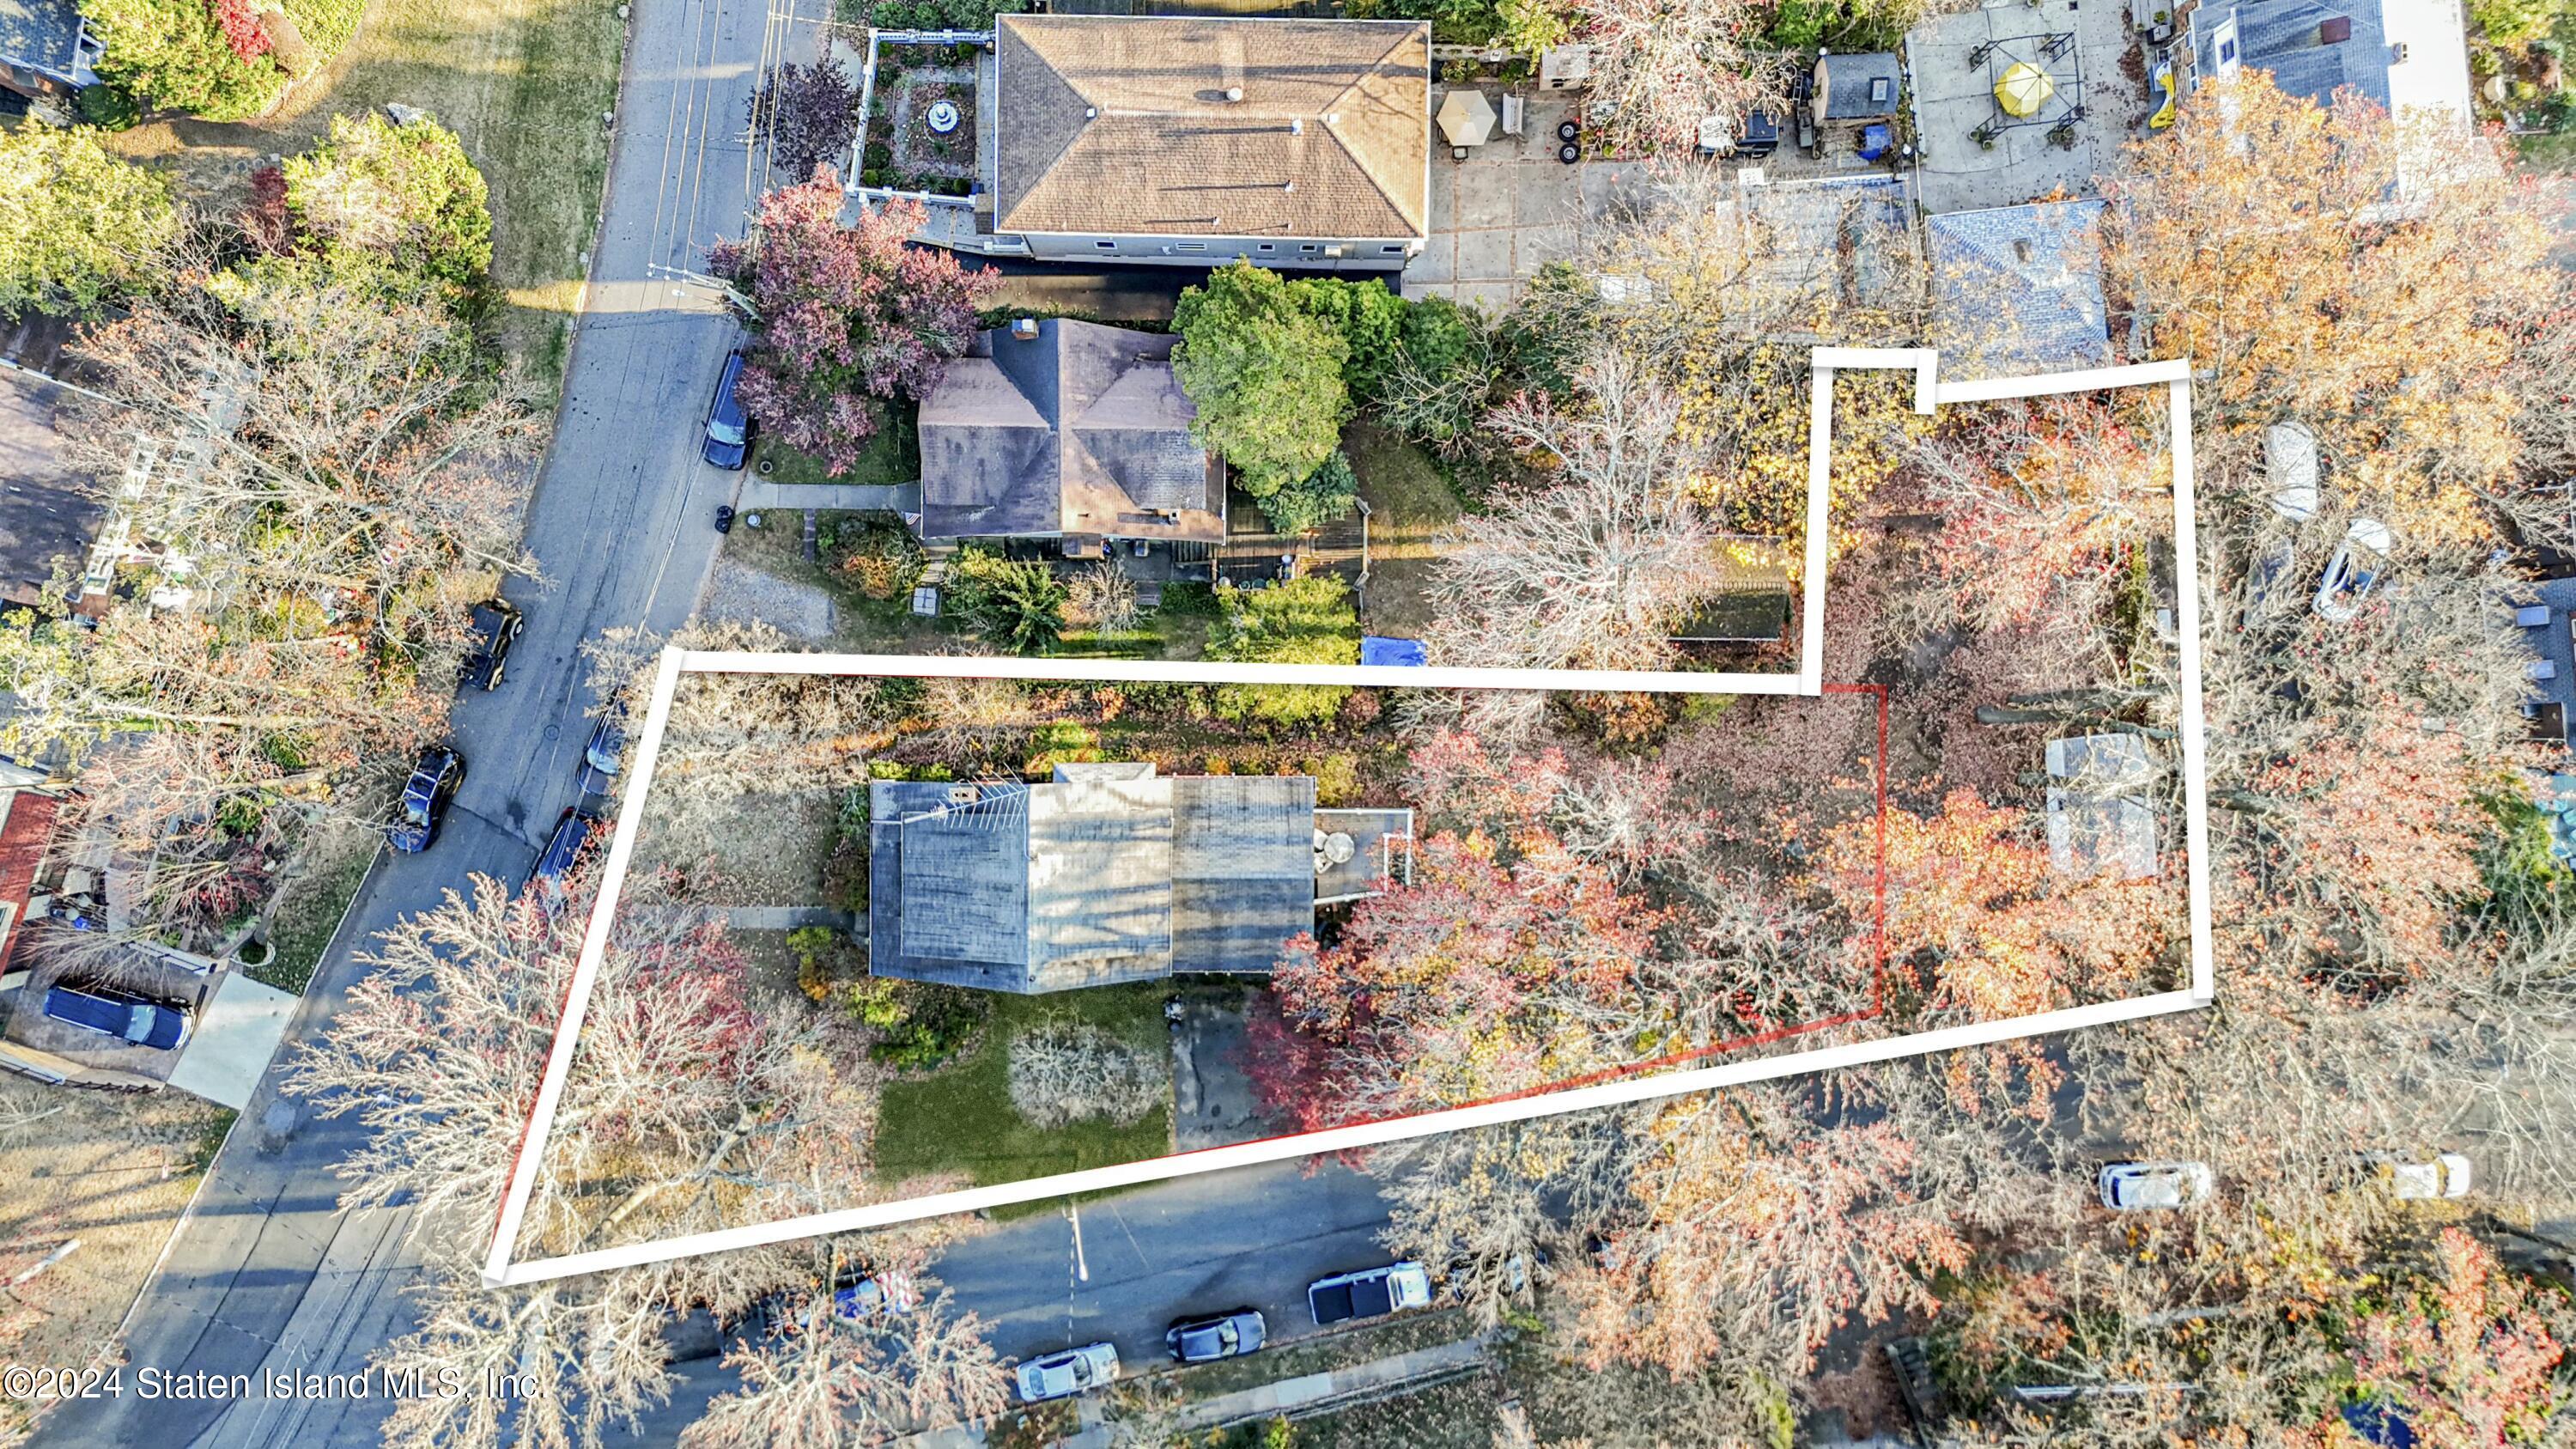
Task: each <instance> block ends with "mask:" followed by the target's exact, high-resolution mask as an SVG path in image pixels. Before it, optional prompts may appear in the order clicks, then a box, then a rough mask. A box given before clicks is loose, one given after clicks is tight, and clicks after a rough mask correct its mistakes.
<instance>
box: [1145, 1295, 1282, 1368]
mask: <svg viewBox="0 0 2576 1449" xmlns="http://www.w3.org/2000/svg"><path fill="white" fill-rule="evenodd" d="M1268 1336H1269V1325H1268V1324H1267V1323H1265V1322H1263V1321H1262V1317H1261V1311H1260V1310H1259V1309H1256V1308H1237V1309H1234V1310H1233V1311H1231V1312H1228V1313H1220V1314H1218V1315H1217V1316H1215V1317H1214V1318H1184V1319H1180V1320H1179V1321H1177V1322H1175V1323H1174V1324H1173V1325H1172V1326H1171V1328H1170V1329H1169V1330H1168V1331H1166V1332H1165V1333H1164V1334H1163V1346H1164V1347H1165V1348H1168V1349H1170V1350H1171V1351H1172V1357H1173V1358H1174V1359H1175V1360H1176V1361H1178V1362H1181V1363H1214V1362H1216V1361H1217V1360H1218V1359H1221V1358H1241V1357H1243V1356H1244V1355H1245V1354H1247V1353H1251V1352H1252V1351H1254V1350H1255V1349H1258V1348H1260V1347H1261V1345H1262V1343H1263V1341H1264V1340H1265V1339H1266V1338H1267V1337H1268Z"/></svg>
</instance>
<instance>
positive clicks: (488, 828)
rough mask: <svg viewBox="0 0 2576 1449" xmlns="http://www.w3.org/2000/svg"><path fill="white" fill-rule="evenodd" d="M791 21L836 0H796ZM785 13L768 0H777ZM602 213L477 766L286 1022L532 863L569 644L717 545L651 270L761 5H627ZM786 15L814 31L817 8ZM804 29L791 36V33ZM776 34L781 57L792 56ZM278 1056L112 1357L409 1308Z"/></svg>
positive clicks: (355, 919) (575, 717)
mask: <svg viewBox="0 0 2576 1449" xmlns="http://www.w3.org/2000/svg"><path fill="white" fill-rule="evenodd" d="M794 3H795V6H796V7H797V8H798V9H799V10H800V11H801V13H802V14H803V15H804V16H806V17H807V18H808V19H812V18H818V17H820V16H823V15H825V14H827V13H828V10H829V4H830V0H794ZM780 8H781V9H782V10H783V9H785V8H786V7H785V6H784V5H782V6H781V7H780ZM634 9H635V13H634V16H633V19H632V20H631V22H630V34H629V37H628V45H627V52H626V55H627V63H626V70H625V75H624V78H623V81H622V83H621V89H620V93H619V104H618V110H617V114H618V117H619V126H618V132H617V136H616V140H615V143H614V150H613V153H612V156H611V162H610V171H609V191H608V202H607V212H606V215H605V216H604V218H603V220H602V225H601V229H600V235H599V239H598V243H597V245H596V247H595V248H594V251H593V261H592V266H591V280H590V285H589V288H588V291H587V293H586V295H585V299H584V309H583V314H582V317H581V321H580V326H579V328H578V330H577V332H576V335H575V338H574V342H573V351H572V355H571V359H570V366H569V371H568V374H567V378H566V385H565V391H564V399H563V406H562V411H561V414H560V416H559V417H558V418H557V422H556V431H555V438H554V445H553V447H552V449H551V451H550V452H549V453H548V454H547V458H546V463H545V466H544V469H543V471H542V472H541V473H540V474H539V477H538V483H537V490H536V497H535V500H534V502H533V504H532V505H531V508H530V511H529V515H528V525H527V535H526V539H527V545H528V548H529V549H530V550H531V551H532V552H533V553H535V555H536V556H537V559H538V563H539V566H540V568H541V569H542V570H543V571H544V573H545V575H546V580H545V582H544V583H543V584H541V585H538V584H530V583H527V582H525V581H513V582H512V583H511V584H509V585H508V586H507V587H506V589H505V590H504V592H506V593H507V594H508V596H509V597H510V598H511V599H512V600H513V601H515V602H516V603H518V604H519V606H520V607H521V608H522V609H524V610H525V611H526V612H527V616H528V625H527V632H526V633H525V634H524V635H523V636H521V638H520V640H519V643H518V647H517V649H516V651H515V652H514V653H513V654H512V656H511V660H510V670H509V677H508V679H507V681H506V682H504V683H503V684H502V686H501V687H500V688H499V689H498V690H495V691H493V692H492V693H490V694H475V695H473V696H470V697H467V698H463V699H460V700H459V701H458V704H457V710H456V733H457V738H458V741H459V743H460V744H461V746H462V747H463V749H464V752H465V754H466V756H467V757H468V758H469V759H470V760H471V761H472V765H473V768H472V770H471V772H470V773H469V775H468V777H467V780H466V784H465V788H464V791H463V792H462V794H461V796H460V798H459V800H458V808H457V810H456V813H455V814H454V815H452V816H451V817H450V822H449V825H448V827H447V830H446V831H445V833H443V834H442V835H441V837H440V840H439V844H438V847H437V848H436V849H435V850H432V851H430V852H428V853H426V854H424V855H420V856H405V857H401V858H398V859H394V860H392V861H390V862H389V863H387V864H384V865H380V866H379V867H378V868H377V870H376V871H375V873H374V874H373V875H371V876H370V877H369V878H368V880H367V883H366V885H365V886H364V888H363V889H362V890H361V891H360V893H359V896H358V899H357V902H356V905H355V909H353V910H352V912H351V914H350V918H349V920H348V922H347V924H346V925H345V926H344V928H343V930H342V933H341V935H340V937H339V938H338V939H337V940H335V941H334V942H333V943H332V946H331V949H330V951H329V952H328V953H327V954H326V956H325V958H324V960H323V964H322V967H321V970H320V971H319V972H318V973H317V974H316V976H315V979H314V982H313V985H312V987H311V989H310V990H309V991H308V992H307V993H306V994H305V996H304V998H303V1000H302V1001H301V1002H300V1003H299V1004H298V1005H297V1007H296V1012H295V1017H294V1020H293V1022H292V1024H291V1025H290V1027H289V1029H288V1032H287V1040H288V1041H289V1043H293V1042H298V1041H309V1040H311V1039H313V1038H314V1037H315V1036H316V1035H318V1034H319V1033H321V1032H323V1031H326V1030H327V1029H328V1028H329V1026H330V1023H331V1019H332V1017H333V1015H334V1014H335V1013H336V1012H337V1011H338V1009H339V1007H340V1004H341V1001H342V999H343V997H344V995H345V994H346V992H347V991H348V988H349V987H350V985H351V984H352V983H353V982H355V981H357V980H358V979H360V978H361V977H362V976H363V975H364V974H365V968H364V967H363V966H361V965H360V964H359V963H357V962H356V961H354V960H353V959H352V956H351V953H352V950H353V949H354V948H356V947H359V946H362V945H363V944H364V943H365V942H366V941H367V940H368V939H369V938H370V937H371V936H372V935H373V934H374V933H375V932H377V931H379V930H382V929H384V928H386V927H388V926H391V925H392V924H393V923H394V922H395V921H396V920H398V919H399V918H401V917H403V916H406V915H410V914H414V913H417V912H419V911H423V910H426V909H429V908H431V907H434V906H436V905H437V904H438V903H439V901H440V899H441V898H442V897H443V895H444V894H445V893H446V892H447V891H449V890H451V889H455V888H458V887H461V886H463V885H464V884H465V881H466V877H467V875H468V874H469V873H473V872H482V873H488V874H491V875H494V876H498V877H500V878H502V879H505V880H515V879H516V878H518V877H520V876H523V875H525V874H526V873H527V871H528V869H529V868H530V866H531V865H532V864H533V862H534V859H535V854H536V849H537V846H538V845H539V843H540V842H541V839H542V837H543V835H544V833H545V832H546V831H547V830H548V829H549V828H551V827H552V825H553V824H554V820H555V816H556V814H557V813H558V812H559V811H561V810H562V809H563V807H565V806H567V805H569V804H571V803H572V801H573V797H574V784H573V770H574V762H575V760H576V759H577V758H578V756H579V754H580V751H581V748H582V744H583V742H584V740H585V739H586V738H587V733H588V731H587V728H586V726H585V722H584V717H583V716H584V710H585V706H586V705H587V703H588V698H589V696H588V693H587V691H586V690H585V689H584V688H583V680H584V679H585V678H586V676H587V674H588V669H587V668H586V666H585V664H584V661H583V660H582V658H581V656H580V650H579V645H580V643H581V641H583V640H584V639H587V638H590V637H592V636H593V635H595V634H597V633H598V632H600V631H601V630H604V629H609V628H615V627H619V626H624V625H634V624H643V625H646V626H647V627H649V628H652V629H654V630H657V631H668V630H671V629H674V628H676V627H678V625H679V624H680V623H681V622H682V621H683V620H685V619H686V618H687V617H688V615H689V613H690V611H691V609H692V608H693V607H694V606H695V604H696V602H697V598H698V593H699V590H700V587H701V585H702V584H703V582H704V580H705V577H706V574H707V571H708V567H709V565H710V563H711V562H712V560H713V558H714V556H715V544H716V534H715V531H714V527H713V522H714V513H715V508H716V505H718V504H720V503H725V502H729V501H731V498H732V494H733V489H734V487H735V485H736V483H737V482H738V481H739V478H738V475H734V474H729V473H722V472H719V471H717V470H714V469H711V468H707V467H706V466H704V465H703V464H702V463H700V462H699V460H698V453H697V435H696V421H697V419H698V418H699V417H701V416H702V415H703V413H704V411H705V407H706V401H707V398H708V397H709V396H710V395H711V394H712V392H713V390H714V387H715V377H716V370H717V368H718V367H719V366H720V365H721V364H722V362H723V360H724V355H725V351H726V349H727V348H728V347H729V346H730V345H731V344H732V341H733V339H734V338H735V337H736V335H737V332H738V329H737V327H736V325H735V323H734V321H733V319H732V318H731V316H730V315H729V314H727V313H726V312H725V311H724V309H723V307H722V305H721V303H720V302H719V300H718V299H717V298H716V297H714V296H713V295H711V294H709V293H708V292H706V291H705V290H703V289H701V288H698V287H695V286H692V285H688V284H686V283H682V282H676V281H675V280H673V279H672V278H671V277H670V276H669V275H668V274H667V273H664V272H660V271H657V270H656V268H662V267H667V268H674V269H683V270H690V269H696V268H699V267H701V266H703V262H704V253H705V248H706V246H707V244H708V243H709V242H712V241H714V240H715V239H716V238H717V237H719V236H726V235H731V236H739V235H741V233H742V231H743V227H744V220H745V212H746V209H747V208H746V193H745V181H744V177H745V167H744V165H743V160H744V157H743V148H742V147H741V146H740V145H739V144H738V142H737V137H738V136H739V134H740V130H741V125H742V116H743V114H744V108H745V105H746V102H747V101H748V99H749V97H750V95H751V92H752V90H753V88H754V84H755V80H754V76H753V72H754V70H755V69H756V68H757V65H758V62H759V58H760V56H761V54H762V41H763V38H764V35H765V34H767V33H768V31H769V27H770V25H771V16H770V13H769V12H770V7H769V6H767V5H764V4H760V3H755V0H636V3H635V8H634ZM790 33H791V34H802V35H805V36H808V37H810V35H811V27H810V26H809V27H798V28H792V29H791V31H790ZM807 43H809V44H810V39H809V40H808V42H807ZM791 54H792V52H791ZM276 1083H277V1074H276V1071H275V1070H274V1069H272V1070H271V1072H270V1074H269V1076H268V1078H267V1079H266V1080H265V1081H264V1082H262V1084H261V1085H260V1087H259V1089H258V1091H257V1092H256V1093H255V1094H254V1095H253V1096H252V1097H251V1099H250V1106H249V1109H248V1110H247V1111H246V1112H245V1113H244V1114H243V1118H242V1121H241V1123H240V1125H239V1127H238V1128H237V1129H236V1130H235V1131H234V1133H233V1135H232V1137H231V1138H230V1140H228V1141H227V1142H226V1143H225V1145H224V1149H223V1151H222V1153H221V1154H220V1155H219V1156H218V1157H217V1159H216V1161H215V1164H214V1167H213V1169H212V1171H211V1173H210V1174H209V1176H208V1178H207V1181H206V1183H205V1186H204V1188H203V1189H202V1190H201V1192H200V1194H199V1196H198V1200H197V1204H196V1207H195V1209H194V1210H193V1211H192V1213H191V1214H190V1216H189V1217H188V1218H187V1219H186V1220H185V1221H184V1222H183V1224H182V1225H181V1228H180V1231H179V1233H178V1235H177V1237H176V1238H175V1239H174V1241H173V1243H172V1246H171V1250H170V1255H169V1257H168V1259H167V1260H166V1261H165V1262H164V1264H163V1265H162V1268H161V1270H160V1272H159V1273H158V1274H157V1275H156V1276H155V1277H154V1279H153V1281H152V1283H151V1285H150V1286H149V1288H148V1289H147V1290H146V1293H145V1296H144V1298H143V1300H142V1302H141V1303H139V1304H138V1305H137V1307H136V1310H135V1312H134V1314H133V1316H132V1319H131V1321H130V1322H129V1323H128V1325H127V1329H126V1342H127V1349H128V1363H129V1364H130V1365H132V1366H134V1367H136V1368H140V1367H143V1366H146V1365H149V1366H151V1367H154V1368H158V1369H164V1370H170V1371H174V1372H187V1373H194V1372H203V1373H222V1374H235V1373H257V1372H258V1371H259V1370H261V1369H263V1368H268V1369H275V1370H279V1371H296V1372H319V1373H335V1372H341V1373H345V1372H354V1371H355V1370H356V1369H358V1368H359V1367H361V1366H362V1364H363V1362H364V1360H365V1357H366V1355H367V1353H368V1351H369V1350H371V1349H373V1348H375V1347H376V1346H378V1345H379V1344H381V1343H383V1342H385V1341H386V1340H387V1339H389V1338H391V1337H393V1336H395V1335H397V1334H399V1333H401V1332H403V1331H405V1329H406V1328H407V1327H408V1322H407V1314H408V1310H409V1305H408V1303H407V1301H406V1300H405V1299H403V1298H402V1297H401V1296H400V1291H399V1290H400V1289H401V1288H402V1287H403V1286H404V1285H405V1284H406V1283H408V1282H409V1281H410V1279H411V1277H412V1275H413V1272H414V1270H415V1269H416V1267H417V1257H416V1255H415V1254H413V1253H412V1252H411V1251H410V1250H408V1249H406V1248H405V1247H403V1246H402V1245H401V1242H400V1235H401V1232H402V1230H403V1228H404V1227H405V1226H406V1224H407V1221H408V1210H407V1209H402V1208H394V1209H374V1210H369V1211H364V1212H355V1213H347V1214H343V1213H340V1212H338V1211H337V1210H336V1207H335V1199H336V1197H337V1195H338V1193H339V1189H340V1184H339V1180H338V1178H337V1176H336V1175H335V1174H334V1172H333V1168H334V1166H335V1165H336V1164H337V1163H338V1162H339V1161H340V1160H341V1159H342V1158H343V1157H344V1156H345V1155H346V1154H347V1153H348V1152H349V1151H350V1150H351V1149H353V1148H355V1147H356V1146H357V1145H358V1144H359V1141H360V1139H361V1137H362V1136H363V1133H362V1132H361V1130H360V1129H359V1128H358V1127H357V1126H356V1125H355V1124H354V1123H353V1122H351V1121H350V1120H348V1119H341V1120H338V1121H321V1120H316V1119H313V1118H311V1117H310V1116H309V1115H307V1114H306V1113H305V1112H304V1111H303V1109H302V1107H301V1105H300V1104H298V1103H294V1102H288V1101H281V1100H280V1099H279V1098H278V1096H277V1088H276ZM383 1407H384V1406H383V1401H382V1400H381V1399H375V1400H356V1401H348V1400H330V1399H323V1400H268V1399H259V1398H254V1399H251V1400H248V1401H245V1402H242V1403H237V1404H228V1403H225V1402H223V1401H221V1400H196V1401H185V1402H174V1401H167V1400H165V1401H160V1402H154V1403H149V1404H146V1403H143V1402H140V1401H138V1400H136V1399H134V1398H132V1397H130V1396H129V1397H127V1398H125V1399H122V1400H109V1399H93V1400H84V1401H78V1402H75V1403H71V1404H66V1405H64V1406H63V1407H62V1408H61V1409H60V1410H59V1411H58V1412H56V1413H55V1414H53V1415H51V1416H49V1417H48V1419H47V1420H46V1422H45V1426H44V1429H43V1432H42V1433H40V1434H39V1435H38V1436H37V1442H38V1443H39V1444H43V1445H99V1446H102V1449H105V1446H125V1445H134V1444H152V1445H156V1446H164V1449H179V1446H182V1445H254V1444H256V1445H267V1444H275V1445H290V1444H292V1445H307V1444H332V1443H342V1444H349V1445H352V1446H356V1445H368V1446H372V1445H374V1444H375V1443H376V1426H377V1423H378V1422H379V1420H380V1417H381V1415H382V1413H383Z"/></svg>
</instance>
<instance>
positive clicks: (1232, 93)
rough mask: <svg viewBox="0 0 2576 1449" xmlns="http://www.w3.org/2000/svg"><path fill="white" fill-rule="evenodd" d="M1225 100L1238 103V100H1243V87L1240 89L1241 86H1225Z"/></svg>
mask: <svg viewBox="0 0 2576 1449" xmlns="http://www.w3.org/2000/svg"><path fill="white" fill-rule="evenodd" d="M1225 98H1226V99H1227V100H1229V101H1240V100H1242V99H1243V87H1241V86H1227V87H1226V88H1225Z"/></svg>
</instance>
